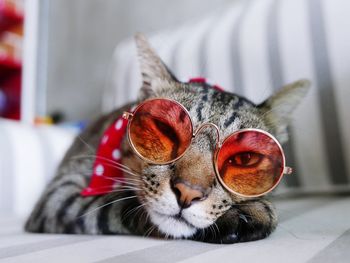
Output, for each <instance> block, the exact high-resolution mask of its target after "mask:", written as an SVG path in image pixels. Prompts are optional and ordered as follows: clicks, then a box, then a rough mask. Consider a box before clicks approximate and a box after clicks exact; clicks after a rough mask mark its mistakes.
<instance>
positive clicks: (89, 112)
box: [0, 0, 230, 121]
mask: <svg viewBox="0 0 350 263" xmlns="http://www.w3.org/2000/svg"><path fill="white" fill-rule="evenodd" d="M229 2H230V1H229V0H218V1H215V3H214V2H213V1H199V0H192V1H185V0H180V1H177V2H176V3H175V2H173V1H161V0H150V1H147V2H142V1H137V0H131V1H121V0H100V1H96V0H73V1H72V0H60V1H49V0H0V10H2V11H1V15H0V19H1V20H0V30H1V32H2V37H1V53H2V54H6V55H3V56H6V58H5V59H3V60H4V62H2V63H1V65H4V66H2V68H1V71H6V72H7V73H6V76H5V75H4V76H2V77H1V82H0V83H1V86H2V97H4V96H7V97H8V100H10V101H7V104H6V105H4V102H2V108H5V109H3V110H2V113H1V114H2V116H9V117H15V118H19V113H13V112H12V110H11V109H12V107H15V105H17V103H19V100H20V99H19V98H14V97H13V96H14V94H12V93H11V92H10V91H7V89H6V90H4V89H5V88H4V87H6V86H7V85H10V84H6V82H9V81H13V82H16V81H15V80H9V79H11V78H14V77H10V75H11V76H12V75H13V74H15V72H16V74H17V76H19V74H21V73H23V74H24V78H25V81H24V82H23V87H22V91H23V97H22V99H23V101H22V105H23V107H24V108H22V117H23V118H25V119H27V118H28V119H31V118H33V116H34V117H36V118H39V117H40V118H42V117H50V116H51V117H52V116H53V117H59V118H60V120H65V121H78V120H89V119H91V118H92V117H96V116H98V114H99V113H101V101H102V94H103V89H104V87H105V85H106V78H107V77H108V70H109V68H110V64H111V60H112V54H113V51H114V49H115V47H116V45H117V44H118V43H119V42H120V41H121V40H122V39H124V38H126V37H130V36H132V35H133V34H134V32H137V31H140V32H145V33H150V32H156V31H158V30H161V29H165V28H174V27H176V26H177V25H180V24H182V23H184V22H185V21H195V20H196V19H197V20H198V19H200V18H202V17H203V16H205V14H207V13H209V12H211V11H212V10H213V9H216V8H218V6H222V5H224V4H225V3H229ZM24 17H25V18H26V19H23V18H24ZM24 21H25V22H26V25H24V24H23V22H24ZM23 28H25V34H24V35H23ZM22 50H25V51H26V52H27V54H26V52H24V54H23V52H22ZM5 61H7V62H5ZM21 69H23V70H21ZM1 74H2V75H3V74H5V73H1ZM4 82H5V84H3V83H4ZM11 85H15V86H16V88H13V89H14V90H16V92H15V93H16V94H17V96H18V95H19V92H18V89H19V88H18V87H19V86H20V83H19V81H18V80H17V82H16V83H13V84H11ZM4 93H5V94H6V95H4ZM3 100H4V99H3ZM27 106H28V107H27ZM10 112H11V113H10ZM26 116H28V117H26ZM61 118H62V119H61Z"/></svg>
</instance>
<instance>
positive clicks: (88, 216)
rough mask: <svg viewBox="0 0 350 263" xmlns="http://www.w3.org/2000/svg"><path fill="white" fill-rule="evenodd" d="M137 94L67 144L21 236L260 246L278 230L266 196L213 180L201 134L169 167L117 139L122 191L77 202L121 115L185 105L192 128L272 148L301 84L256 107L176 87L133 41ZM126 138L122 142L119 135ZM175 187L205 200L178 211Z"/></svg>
mask: <svg viewBox="0 0 350 263" xmlns="http://www.w3.org/2000/svg"><path fill="white" fill-rule="evenodd" d="M135 42H136V47H137V51H138V58H139V64H140V69H141V73H142V87H141V89H140V91H139V96H138V101H137V102H134V103H131V104H128V105H125V106H124V107H122V108H120V109H118V110H115V111H113V112H111V113H109V114H107V115H104V116H102V117H100V118H99V119H98V120H96V121H95V122H94V123H92V124H91V125H90V126H89V127H88V128H86V129H85V130H84V131H83V132H82V133H81V134H80V135H79V136H78V137H77V138H76V139H75V141H74V142H73V144H72V146H71V147H70V149H69V150H68V152H67V153H66V155H65V157H64V159H63V161H62V162H61V164H60V166H59V168H58V170H57V174H56V176H55V177H54V178H53V180H52V181H51V182H50V183H49V185H48V186H47V188H46V190H45V191H44V193H43V194H42V196H41V198H40V200H39V201H38V203H37V205H36V206H35V208H34V210H33V211H32V213H31V215H30V217H29V218H28V220H27V222H26V225H25V229H26V230H27V231H29V232H40V233H76V234H131V235H142V236H152V237H160V238H172V239H190V240H197V241H203V242H210V243H221V244H228V243H237V242H246V241H253V240H259V239H263V238H265V237H267V236H269V235H270V234H271V233H272V232H273V230H274V229H275V228H276V225H277V216H276V211H275V208H274V207H273V205H272V204H271V203H270V202H269V201H268V200H267V199H266V197H258V198H243V197H239V196H237V195H234V194H231V193H229V192H228V191H227V190H225V189H224V187H223V186H222V185H221V184H220V183H219V182H218V181H217V179H216V178H215V176H213V174H214V168H213V161H212V159H213V158H212V157H213V151H214V147H215V136H214V134H213V131H212V130H210V129H205V130H204V131H203V132H201V133H200V134H198V136H196V138H195V139H194V141H193V142H192V144H191V146H190V148H189V149H188V151H187V152H186V154H185V155H184V156H183V157H181V158H180V159H178V160H177V161H176V162H175V163H172V164H167V165H149V164H147V163H145V162H144V161H142V160H141V159H140V158H139V157H137V156H136V154H135V153H134V152H133V150H132V149H131V147H130V145H129V143H128V140H127V139H126V138H124V139H123V142H122V147H121V153H122V163H123V164H124V165H125V166H127V167H129V168H130V169H131V171H132V172H130V171H128V170H124V171H125V172H124V177H125V180H126V181H125V184H124V185H123V186H119V188H117V189H116V190H115V191H112V192H111V193H109V194H105V195H99V196H93V197H82V196H81V195H80V192H81V191H82V189H83V188H85V187H86V186H87V185H88V184H89V181H90V177H91V170H92V166H93V161H94V156H93V154H95V153H96V148H97V146H98V145H99V142H100V140H101V136H102V134H103V132H104V131H105V129H106V128H107V127H109V126H110V125H111V124H112V123H113V122H114V121H115V120H116V119H117V118H118V117H119V116H121V115H122V113H123V111H125V110H128V109H130V108H131V107H133V106H135V105H138V104H139V103H140V102H142V101H144V100H146V99H150V98H156V97H162V98H169V99H173V100H176V101H177V102H180V103H181V104H182V105H184V106H185V107H186V108H187V110H188V112H189V113H190V116H191V118H192V120H193V122H194V126H198V125H199V124H201V123H205V122H212V123H214V124H216V125H217V126H218V127H219V129H220V131H221V132H222V135H223V137H226V136H227V135H229V134H231V133H232V132H234V131H237V130H239V129H243V128H258V129H262V130H265V131H267V132H270V133H271V134H273V135H274V136H275V137H276V138H277V139H278V140H279V142H281V143H283V142H286V141H287V139H288V134H287V125H288V122H289V120H290V115H291V113H292V111H293V110H294V109H295V107H296V106H297V105H298V104H299V102H300V101H301V100H302V98H303V97H304V96H305V94H306V93H307V91H308V89H309V82H308V81H307V80H299V81H296V82H294V83H291V84H289V85H286V86H284V87H283V88H282V89H281V90H279V91H277V92H276V93H275V94H273V95H272V96H271V97H269V98H268V99H267V100H265V101H264V102H263V103H261V104H258V105H256V104H254V103H253V102H251V101H250V100H248V99H246V98H244V97H241V96H238V95H236V94H233V93H229V92H224V91H218V90H216V89H213V88H211V86H210V85H209V84H207V83H194V82H193V83H190V82H188V83H184V82H179V81H178V80H177V79H176V78H175V76H174V75H173V74H172V73H171V72H170V71H169V70H168V68H167V66H166V65H165V64H164V63H163V62H162V60H161V59H160V58H159V56H158V55H157V54H156V53H155V51H154V50H153V49H152V47H151V46H150V44H149V43H148V41H147V39H146V38H145V37H144V36H143V35H142V34H137V35H136V36H135ZM125 137H126V136H125ZM174 182H184V183H185V185H186V186H187V187H189V188H196V189H202V190H203V191H205V192H206V193H207V194H206V198H201V199H200V200H198V198H192V199H193V200H191V202H190V203H189V204H187V205H186V207H181V206H180V203H179V202H178V201H179V198H181V194H183V193H181V191H179V189H177V188H174V187H173V184H174Z"/></svg>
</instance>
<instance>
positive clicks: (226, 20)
mask: <svg viewBox="0 0 350 263" xmlns="http://www.w3.org/2000/svg"><path fill="white" fill-rule="evenodd" d="M348 10H350V1H346V0H216V1H209V0H178V1H161V0H148V1H136V0H128V1H122V0H99V1H97V0H0V116H1V118H0V214H1V212H2V211H5V210H6V211H8V210H12V211H15V212H16V213H18V214H26V213H27V212H28V211H29V210H30V207H31V205H32V204H33V203H34V201H35V200H36V198H37V197H38V195H39V194H40V192H41V191H42V189H43V188H44V187H45V185H46V183H47V181H48V180H49V179H50V178H51V177H52V176H53V174H54V172H55V168H56V167H57V165H58V163H59V161H60V160H61V158H62V156H63V154H64V153H65V151H66V149H67V147H69V145H70V143H71V141H72V140H73V138H74V136H75V135H76V133H77V132H79V131H80V130H81V129H82V128H83V127H84V126H85V125H86V124H87V123H89V122H90V121H91V120H92V119H94V118H95V117H97V116H99V115H100V114H101V113H103V112H108V111H110V110H112V109H115V108H116V107H118V106H121V105H122V104H125V103H127V102H129V101H131V100H133V99H135V98H136V95H137V91H138V89H139V87H140V81H141V80H140V72H139V69H138V62H137V59H136V52H135V45H134V43H133V39H132V37H133V35H134V34H135V32H143V33H145V34H146V35H147V37H148V38H149V40H150V42H151V44H152V46H153V47H154V48H155V49H156V51H157V52H158V53H159V55H160V56H161V58H162V59H163V60H164V62H165V63H166V64H167V65H168V66H169V68H170V69H171V70H172V71H173V72H174V73H175V75H176V76H177V77H178V78H179V79H180V80H184V81H186V80H188V79H189V78H191V77H198V76H201V77H206V78H208V79H209V80H210V81H211V82H212V83H216V84H218V85H220V86H222V87H223V88H224V89H225V90H227V91H230V92H235V93H238V94H240V95H242V96H245V97H247V98H249V99H251V100H252V101H254V102H256V103H259V102H262V101H263V100H264V99H266V98H267V97H268V96H270V95H271V94H272V93H273V92H276V91H277V90H278V89H279V88H281V87H282V86H283V85H285V84H287V83H290V82H293V81H295V80H297V79H301V78H308V79H310V80H311V81H312V87H311V90H310V92H309V94H308V95H307V97H306V98H305V100H304V101H303V102H302V104H301V105H300V106H299V107H298V109H297V110H296V112H295V113H294V115H293V116H292V123H291V125H290V127H289V132H290V134H291V136H290V141H289V143H287V144H286V145H284V149H285V151H286V154H287V163H288V165H289V166H292V167H293V168H294V174H293V176H290V177H287V178H285V180H283V183H282V185H281V186H279V187H278V189H277V192H285V191H286V192H293V193H299V192H330V191H343V190H349V189H350V172H349V171H350V118H349V112H350V104H349V102H348V100H349V98H350V88H349V83H350V51H349V47H350V16H349V15H348ZM10 120H11V121H10ZM13 120H16V121H13ZM28 171H30V172H28ZM28 204H29V205H28Z"/></svg>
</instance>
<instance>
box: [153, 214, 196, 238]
mask: <svg viewBox="0 0 350 263" xmlns="http://www.w3.org/2000/svg"><path fill="white" fill-rule="evenodd" d="M149 215H150V217H151V221H152V222H153V224H155V225H156V226H158V229H159V230H160V231H161V232H162V233H163V234H165V235H168V236H171V237H173V238H182V237H185V238H186V237H191V236H193V235H194V234H195V232H196V230H197V229H196V228H195V227H193V226H191V225H190V224H188V223H186V222H182V221H180V220H178V219H176V218H174V217H172V216H167V215H162V214H159V213H157V212H149Z"/></svg>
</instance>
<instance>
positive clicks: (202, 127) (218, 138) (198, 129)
mask: <svg viewBox="0 0 350 263" xmlns="http://www.w3.org/2000/svg"><path fill="white" fill-rule="evenodd" d="M206 127H213V128H214V129H215V131H216V137H217V142H216V145H217V146H218V147H219V146H220V142H221V140H220V129H219V127H218V126H217V125H216V124H214V123H212V122H206V123H203V124H201V125H200V126H199V127H198V128H197V129H196V130H195V131H194V133H193V138H195V137H196V136H197V135H198V133H199V132H200V131H201V130H203V129H204V128H206Z"/></svg>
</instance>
